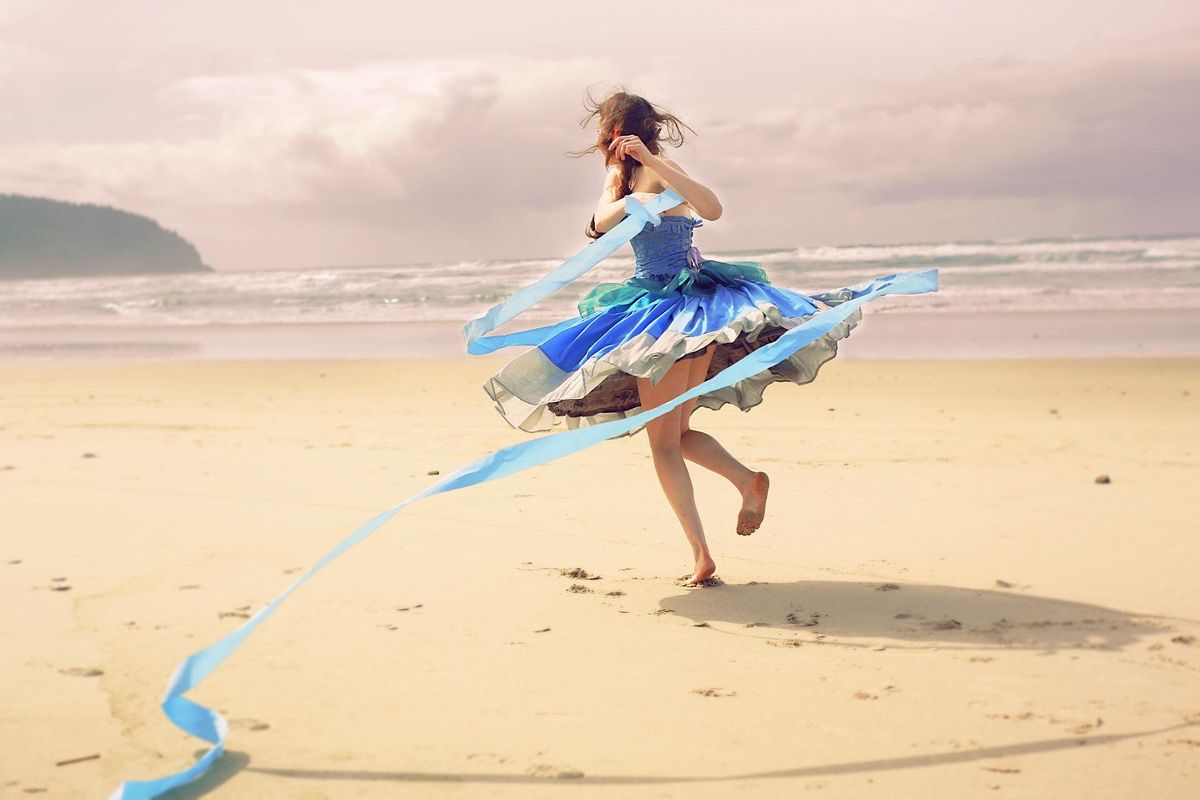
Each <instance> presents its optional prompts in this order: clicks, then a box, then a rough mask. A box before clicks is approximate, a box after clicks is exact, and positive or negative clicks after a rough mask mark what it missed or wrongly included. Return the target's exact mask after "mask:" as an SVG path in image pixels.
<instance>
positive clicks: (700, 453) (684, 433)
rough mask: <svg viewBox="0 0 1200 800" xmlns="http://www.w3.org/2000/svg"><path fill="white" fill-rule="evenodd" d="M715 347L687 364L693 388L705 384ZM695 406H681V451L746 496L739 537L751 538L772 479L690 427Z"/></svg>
mask: <svg viewBox="0 0 1200 800" xmlns="http://www.w3.org/2000/svg"><path fill="white" fill-rule="evenodd" d="M715 347H716V345H715V344H713V345H709V347H708V350H707V351H706V353H705V355H703V356H700V357H698V358H694V359H689V360H688V361H687V362H684V363H687V364H690V365H691V366H690V373H689V378H688V386H689V387H690V386H696V385H697V384H700V383H703V382H704V380H705V377H706V376H707V375H708V366H709V363H710V362H711V361H712V354H713V349H714V348H715ZM695 407H696V398H692V399H691V400H687V401H685V402H683V403H681V404H680V406H679V408H680V414H679V425H680V432H679V448H680V452H681V453H682V454H683V457H684V458H686V459H687V460H688V461H693V462H695V463H697V464H699V465H700V466H702V467H705V468H706V469H710V470H712V471H713V472H715V473H717V474H718V475H721V476H723V477H724V478H725V479H727V480H728V481H729V482H730V483H732V484H733V485H734V487H735V488H736V489H737V490H738V492H739V493H740V494H741V495H742V508H741V510H740V511H739V512H738V523H737V532H738V534H739V535H742V536H748V535H750V534H751V533H753V532H754V531H755V530H757V529H758V527H759V526H760V525H762V520H763V516H764V515H765V514H766V510H767V509H766V507H767V492H768V490H769V488H770V478H769V477H768V476H767V473H765V472H755V471H754V470H752V469H750V468H749V467H747V466H746V465H745V464H743V463H742V462H740V461H738V460H737V459H736V458H734V457H733V455H731V454H730V453H729V451H728V450H726V449H725V448H724V447H722V446H721V443H720V442H718V441H717V440H716V439H715V438H714V437H713V436H711V435H709V434H707V433H705V432H704V431H697V430H693V429H692V428H691V426H690V424H689V418H690V417H691V414H692V410H693V409H694V408H695Z"/></svg>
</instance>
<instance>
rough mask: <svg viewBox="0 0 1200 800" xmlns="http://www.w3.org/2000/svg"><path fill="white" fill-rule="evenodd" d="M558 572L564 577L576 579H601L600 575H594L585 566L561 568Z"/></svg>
mask: <svg viewBox="0 0 1200 800" xmlns="http://www.w3.org/2000/svg"><path fill="white" fill-rule="evenodd" d="M558 574H559V575H562V576H563V577H564V578H575V579H577V580H581V581H598V580H600V576H599V575H592V574H591V573H589V572H588V571H587V570H586V569H584V568H583V567H572V568H571V569H560V570H559V571H558Z"/></svg>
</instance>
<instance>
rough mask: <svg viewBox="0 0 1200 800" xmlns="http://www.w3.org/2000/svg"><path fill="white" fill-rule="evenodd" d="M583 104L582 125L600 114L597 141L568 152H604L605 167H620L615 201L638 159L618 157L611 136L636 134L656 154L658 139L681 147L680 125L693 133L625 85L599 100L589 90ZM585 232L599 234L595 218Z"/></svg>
mask: <svg viewBox="0 0 1200 800" xmlns="http://www.w3.org/2000/svg"><path fill="white" fill-rule="evenodd" d="M584 107H585V108H586V109H587V110H588V113H587V115H586V116H585V117H584V118H583V119H581V120H580V121H579V126H580V127H581V128H582V127H585V126H587V125H588V123H589V121H590V120H592V119H594V118H596V117H599V125H598V130H597V132H596V143H595V144H593V145H592V146H591V147H588V148H585V149H583V150H577V151H574V152H568V153H567V155H569V156H570V157H571V158H578V157H580V156H583V155H586V154H588V153H593V152H600V153H602V154H603V155H604V166H605V168H607V167H608V166H609V165H610V164H614V163H615V164H616V165H617V169H618V170H620V182H619V184H618V186H617V197H616V199H618V200H620V199H621V198H622V197H625V196H626V195H628V194H629V193H630V192H632V191H633V170H634V168H635V167H637V166H638V160H637V159H636V158H633V157H632V156H626V157H625V158H622V159H617V157H616V154H615V153H614V151H612V150H609V149H608V146H609V144H611V143H612V140H613V138H614V136H627V135H629V134H635V135H637V137H638V138H639V139H641V140H642V142H643V143H644V144H645V145H646V149H647V150H649V151H650V152H651V153H654V154H655V155H658V154H659V151H660V150H661V146H660V141H666V142H669V143H670V144H673V145H674V146H675V147H680V146H681V145H682V144H683V130H682V129H683V128H687V129H688V130H689V131H692V133H695V131H694V130H692V128H691V127H690V126H688V125H687V124H686V123H684V122H683V121H682V120H680V119H679V118H678V117H676V116H675V115H674V114H672V113H670V112H669V111H667V110H666V109H663V108H661V107H658V106H655V105H654V104H653V103H651V102H650V101H649V100H646V99H645V98H644V97H641V96H640V95H636V94H633V93H631V92H627V91H625V87H624V86H621V87H620V88H618V89H617V90H616V91H614V92H613V93H611V94H610V95H608V96H607V97H605V98H604V99H603V100H600V101H597V100H596V99H595V98H594V97H592V93H591V90H590V89H589V90H588V93H587V100H586V101H585V102H584ZM585 233H586V234H587V236H588V237H589V238H592V239H596V238H599V237H600V233H599V232H598V231H597V230H596V228H595V217H593V218H592V221H591V222H589V223H588V226H587V229H586V231H585Z"/></svg>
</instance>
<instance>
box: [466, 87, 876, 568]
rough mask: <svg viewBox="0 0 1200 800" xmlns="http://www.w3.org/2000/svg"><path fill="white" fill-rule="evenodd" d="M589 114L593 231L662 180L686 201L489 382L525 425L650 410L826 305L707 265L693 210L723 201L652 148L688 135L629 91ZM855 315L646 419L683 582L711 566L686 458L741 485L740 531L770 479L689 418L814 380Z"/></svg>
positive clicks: (760, 509)
mask: <svg viewBox="0 0 1200 800" xmlns="http://www.w3.org/2000/svg"><path fill="white" fill-rule="evenodd" d="M589 99H590V98H589ZM593 117H597V118H598V120H597V137H598V138H597V143H596V144H595V145H593V146H592V147H590V148H588V149H587V150H584V151H582V152H581V153H579V154H580V155H581V154H582V153H587V152H593V151H599V152H600V153H601V154H602V156H603V157H604V162H605V166H606V167H607V168H608V171H607V175H606V178H605V183H604V188H603V190H602V193H601V197H600V201H599V203H598V204H597V206H596V212H595V214H594V215H593V216H592V219H591V221H590V223H589V224H588V226H587V231H586V232H587V235H588V236H589V237H591V238H593V239H594V238H598V237H600V236H602V235H603V234H604V233H605V232H606V231H608V230H610V229H611V228H612V227H613V226H615V225H616V224H617V223H619V222H620V221H621V220H622V219H623V218H624V217H625V215H626V211H625V197H626V196H628V195H632V196H633V197H634V198H635V199H637V200H639V201H641V202H643V203H644V202H647V201H649V200H650V198H652V197H654V196H655V195H657V194H659V193H661V192H663V191H665V190H666V189H668V188H670V189H674V190H675V191H676V192H677V193H678V194H679V195H680V196H682V197H683V198H684V199H685V202H684V203H682V204H680V205H678V206H676V207H674V208H672V209H670V210H668V211H664V212H662V214H661V222H660V223H659V224H658V225H652V224H647V225H646V227H645V228H644V229H643V230H642V231H641V232H640V233H638V234H637V235H636V236H635V237H633V239H632V240H631V242H630V244H631V245H632V247H633V250H634V255H635V257H636V268H635V271H634V275H633V276H632V277H631V278H629V279H628V280H625V281H623V282H621V283H604V284H600V285H599V286H597V287H596V288H595V289H593V290H592V291H591V292H589V293H588V295H587V296H586V297H584V299H583V300H582V301H581V302H580V303H579V312H580V316H579V317H578V319H577V320H576V321H575V322H576V323H577V324H572V325H568V326H567V327H566V328H562V329H559V330H556V331H555V332H554V333H553V334H552V335H550V336H549V337H548V338H546V339H545V340H544V341H542V342H541V343H539V344H538V345H537V346H536V347H534V348H531V349H530V350H529V351H527V352H526V353H524V354H522V355H521V356H519V357H517V358H515V359H513V361H511V362H509V363H508V364H506V365H505V366H504V367H503V368H501V369H500V370H499V371H498V372H496V373H495V374H494V375H493V376H492V377H491V378H489V379H488V380H487V382H485V384H484V390H485V391H486V392H487V393H488V395H489V396H490V397H491V398H492V399H493V401H495V404H496V408H497V410H498V411H499V412H500V414H501V415H502V416H503V417H504V418H505V419H506V420H507V421H508V422H509V423H510V424H512V425H513V426H514V427H517V428H519V429H521V430H524V431H528V432H536V431H544V430H549V429H550V428H551V427H553V426H554V425H556V424H560V423H564V422H565V423H566V425H567V426H568V427H569V428H576V427H580V426H582V425H591V424H599V423H603V422H607V421H609V420H612V419H617V418H621V417H627V416H629V415H631V414H636V413H638V412H639V411H641V410H643V409H647V408H653V407H654V406H657V405H660V404H662V403H664V402H666V401H668V400H670V399H671V398H674V397H676V396H678V395H679V394H681V393H683V392H685V391H687V390H688V389H690V388H692V387H694V386H696V385H697V384H699V383H701V382H703V381H704V380H706V379H707V378H709V377H711V376H712V375H715V374H716V373H718V372H720V371H721V370H723V369H725V368H726V367H728V366H729V365H730V364H732V363H733V362H735V361H737V360H739V359H740V358H742V357H744V356H745V355H747V354H748V353H750V352H753V350H755V349H756V348H758V347H762V346H764V345H766V344H769V343H770V342H773V341H775V340H776V339H777V338H778V337H779V336H780V335H782V334H783V333H785V332H786V331H787V330H789V329H790V328H792V327H795V326H796V325H799V324H800V323H801V322H803V321H804V320H805V319H806V318H807V317H809V316H811V315H812V314H814V313H816V312H817V311H819V310H820V308H819V307H818V306H817V305H816V303H815V302H814V298H812V297H810V296H808V295H804V294H801V293H799V292H795V291H792V290H789V289H785V288H781V287H776V286H773V285H771V283H770V281H769V280H768V278H767V275H766V273H765V272H763V270H762V268H761V267H760V266H759V265H758V264H756V263H753V262H723V261H716V260H713V259H707V258H704V257H703V256H701V255H700V252H699V250H698V249H697V248H696V247H695V246H693V245H692V230H693V229H694V228H696V227H699V226H700V225H702V224H703V223H702V221H701V219H697V217H700V218H702V219H704V220H709V221H715V220H717V219H719V218H720V217H721V213H722V210H723V209H722V206H721V202H720V200H718V199H717V196H716V194H715V193H714V192H713V190H712V189H711V188H709V187H708V186H706V185H705V184H704V183H702V182H700V181H698V180H696V179H695V178H692V177H691V176H689V175H688V174H687V172H686V171H685V170H684V169H683V167H682V166H680V164H679V163H678V162H676V161H674V160H672V159H670V158H667V157H666V156H664V155H662V153H661V152H660V149H661V147H660V139H662V138H663V137H664V135H666V136H667V137H669V140H670V141H672V142H673V143H675V142H677V143H678V144H682V143H683V137H682V133H681V130H680V126H681V125H682V123H681V122H680V121H679V120H678V118H676V117H675V116H674V115H672V114H669V113H667V112H666V111H664V110H661V109H659V108H656V107H655V106H654V105H652V104H651V103H650V102H648V101H647V100H645V99H644V98H642V97H639V96H638V95H635V94H631V93H628V92H624V91H618V92H615V93H613V94H612V95H610V96H609V97H607V98H606V99H604V100H603V101H602V102H600V103H598V104H595V103H593V105H592V108H591V109H590V113H589V114H588V115H587V116H586V117H585V118H584V124H586V123H587V121H588V120H589V119H591V118H593ZM685 127H686V126H685ZM689 129H690V128H689ZM693 214H695V215H696V216H693ZM861 319H862V312H861V311H860V310H857V309H856V310H855V312H854V313H853V314H852V315H851V316H849V317H847V318H846V319H845V320H843V321H842V322H841V323H839V324H838V325H837V326H836V327H835V328H833V329H832V330H831V331H829V332H828V333H827V334H825V335H824V336H822V337H821V338H819V339H817V340H816V341H814V342H812V343H811V344H809V345H808V346H806V347H803V348H801V349H800V350H798V351H796V352H795V353H793V354H792V355H791V356H789V357H788V358H786V359H784V360H783V361H781V362H779V363H778V364H776V365H774V366H772V367H771V368H770V369H769V370H765V371H763V372H762V373H759V374H758V375H755V376H753V377H752V378H749V379H746V380H743V381H740V382H738V383H735V384H732V385H730V386H726V387H723V388H721V389H719V390H716V391H714V392H711V393H709V394H703V395H701V396H700V397H698V398H694V399H691V400H688V401H687V402H685V403H682V404H680V405H679V406H677V407H676V408H674V409H672V410H671V411H670V412H668V413H666V414H663V415H662V416H660V417H658V418H656V419H653V420H650V421H649V422H648V423H647V424H646V425H644V426H642V427H644V428H645V429H646V434H647V438H648V439H649V440H650V450H651V454H652V458H653V461H654V468H655V471H656V472H657V474H658V479H659V482H660V483H661V484H662V488H663V491H664V492H665V494H666V496H667V500H668V502H669V503H670V505H671V508H672V509H673V510H674V512H675V515H676V516H677V517H678V519H679V522H680V524H681V525H682V526H683V532H684V535H685V536H686V537H687V540H688V543H689V544H690V545H691V549H692V555H693V558H694V568H693V571H692V573H691V574H690V575H689V576H683V577H682V578H681V581H683V583H684V585H685V586H689V587H691V586H699V585H708V584H710V583H713V582H715V578H714V576H715V572H716V563H715V561H714V560H713V557H712V553H711V551H710V549H709V546H708V542H707V540H706V539H705V535H704V527H703V525H702V523H701V521H700V514H699V512H698V510H697V508H696V502H695V496H694V493H693V487H692V481H691V476H690V475H689V473H688V470H687V466H686V464H685V463H684V460H685V459H686V460H688V461H692V462H694V463H696V464H699V465H700V466H703V467H706V468H707V469H710V470H712V471H714V472H716V473H717V474H719V475H721V476H723V477H724V478H726V479H727V480H729V482H730V483H732V484H733V486H734V487H735V488H736V489H737V490H738V492H739V493H740V495H741V498H742V502H741V508H740V510H739V512H738V517H737V528H736V530H737V533H738V534H740V535H743V536H745V535H749V534H751V533H753V532H754V531H755V530H757V529H758V528H759V527H760V526H761V525H762V522H763V517H764V515H765V513H766V502H767V492H768V490H769V487H770V480H769V478H768V476H767V474H766V473H765V472H760V471H755V470H752V469H750V468H749V467H747V466H746V465H744V464H742V463H741V462H740V461H738V460H737V459H736V458H734V457H733V456H732V455H731V454H730V453H729V451H727V450H726V449H725V448H724V447H723V446H722V445H721V443H720V442H718V441H717V440H716V439H715V438H713V437H712V436H711V435H710V434H708V433H705V432H703V431H698V430H695V429H694V428H692V427H691V423H690V418H691V416H692V413H693V412H694V411H695V410H696V409H697V408H699V407H700V406H704V407H706V408H711V409H719V408H721V407H722V406H724V405H725V404H727V403H732V404H735V405H737V406H738V407H739V408H741V409H742V410H743V411H749V410H750V409H751V408H753V407H754V406H756V405H758V404H759V403H761V402H762V397H763V390H764V389H765V388H766V386H768V385H770V384H771V383H774V382H776V381H791V382H792V383H795V384H805V383H809V382H811V381H812V380H813V379H815V378H816V375H817V371H818V370H819V369H820V367H821V365H822V364H824V363H825V362H826V361H829V360H830V359H832V358H833V357H834V356H836V355H837V341H838V340H839V339H843V338H845V337H846V336H848V335H849V333H850V331H851V330H852V329H853V328H854V327H855V326H856V325H857V324H858V322H859V321H860V320H861ZM640 430H641V427H638V428H634V429H632V430H630V431H628V432H627V433H625V434H621V435H624V436H628V435H632V434H634V433H637V432H639V431H640Z"/></svg>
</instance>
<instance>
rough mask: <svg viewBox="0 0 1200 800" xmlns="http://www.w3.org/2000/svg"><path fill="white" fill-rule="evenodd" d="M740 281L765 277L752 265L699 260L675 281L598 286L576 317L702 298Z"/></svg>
mask: <svg viewBox="0 0 1200 800" xmlns="http://www.w3.org/2000/svg"><path fill="white" fill-rule="evenodd" d="M741 281H754V282H755V283H767V284H769V283H770V282H771V281H770V280H769V279H768V278H767V273H766V272H765V271H764V270H763V268H762V266H761V265H759V264H758V263H756V262H754V261H716V260H714V259H711V258H706V259H702V260H701V261H700V263H699V265H698V266H697V267H696V268H695V269H693V268H692V267H690V266H685V267H683V268H681V269H680V270H679V273H678V274H676V275H675V277H674V278H671V279H670V280H668V281H666V282H664V281H663V280H662V279H656V278H639V277H636V276H634V277H632V278H629V279H628V280H625V281H622V282H621V283H601V284H599V285H598V286H596V287H595V288H594V289H592V290H591V291H590V292H588V293H587V295H585V296H584V298H583V299H582V300H580V301H579V316H581V317H586V316H589V315H590V314H595V313H597V312H600V311H603V310H605V309H608V308H612V307H614V306H627V307H628V309H627V310H629V311H636V310H637V309H639V308H641V307H643V306H646V305H649V304H650V303H653V302H654V301H656V300H660V299H662V298H664V297H666V296H667V295H669V294H673V293H674V294H685V295H693V296H697V297H700V296H704V295H707V294H711V293H712V291H713V290H714V288H715V287H716V286H718V285H723V286H736V285H737V284H738V283H739V282H741Z"/></svg>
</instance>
